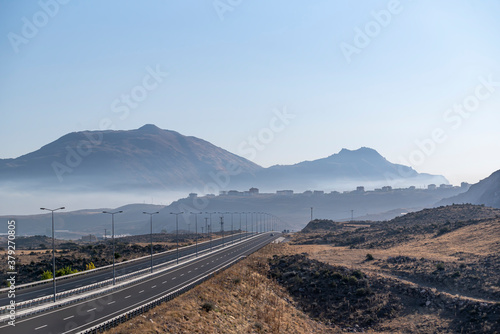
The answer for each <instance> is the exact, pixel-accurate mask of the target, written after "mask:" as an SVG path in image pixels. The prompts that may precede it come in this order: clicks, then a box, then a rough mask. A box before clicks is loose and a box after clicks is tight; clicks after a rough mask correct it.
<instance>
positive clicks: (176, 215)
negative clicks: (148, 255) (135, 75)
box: [170, 212, 184, 264]
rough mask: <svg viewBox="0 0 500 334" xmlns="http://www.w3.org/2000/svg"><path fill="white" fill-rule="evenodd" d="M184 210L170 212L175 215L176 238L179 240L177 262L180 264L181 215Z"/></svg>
mask: <svg viewBox="0 0 500 334" xmlns="http://www.w3.org/2000/svg"><path fill="white" fill-rule="evenodd" d="M183 213H184V212H177V213H174V212H170V214H171V215H175V229H176V230H177V231H176V237H175V239H176V240H177V264H179V215H181V214H183Z"/></svg>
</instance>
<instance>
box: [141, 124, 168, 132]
mask: <svg viewBox="0 0 500 334" xmlns="http://www.w3.org/2000/svg"><path fill="white" fill-rule="evenodd" d="M137 130H139V131H142V132H151V133H157V132H159V131H163V130H162V129H160V128H159V127H157V126H156V125H154V124H145V125H143V126H141V127H140V128H139V129H137Z"/></svg>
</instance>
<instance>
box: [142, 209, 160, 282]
mask: <svg viewBox="0 0 500 334" xmlns="http://www.w3.org/2000/svg"><path fill="white" fill-rule="evenodd" d="M143 214H145V215H149V225H150V227H151V229H150V231H151V233H150V236H151V238H150V241H151V272H153V215H156V214H159V212H158V211H157V212H143Z"/></svg>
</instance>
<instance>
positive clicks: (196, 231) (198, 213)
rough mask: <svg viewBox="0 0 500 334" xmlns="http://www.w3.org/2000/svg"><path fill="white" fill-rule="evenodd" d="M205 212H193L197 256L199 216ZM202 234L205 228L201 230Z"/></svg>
mask: <svg viewBox="0 0 500 334" xmlns="http://www.w3.org/2000/svg"><path fill="white" fill-rule="evenodd" d="M202 213H203V212H191V214H193V215H194V225H195V227H194V228H195V235H196V256H198V215H200V214H202ZM201 233H202V234H203V227H202V228H201Z"/></svg>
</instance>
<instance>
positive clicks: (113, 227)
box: [102, 210, 123, 285]
mask: <svg viewBox="0 0 500 334" xmlns="http://www.w3.org/2000/svg"><path fill="white" fill-rule="evenodd" d="M122 212H123V211H121V210H120V211H115V212H108V211H103V212H102V213H107V214H110V215H111V239H112V240H113V241H112V242H113V285H115V283H116V275H115V257H116V254H115V214H117V213H122Z"/></svg>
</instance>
